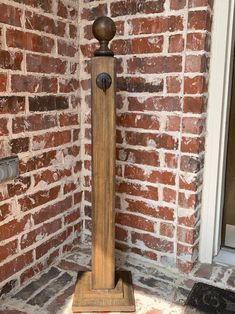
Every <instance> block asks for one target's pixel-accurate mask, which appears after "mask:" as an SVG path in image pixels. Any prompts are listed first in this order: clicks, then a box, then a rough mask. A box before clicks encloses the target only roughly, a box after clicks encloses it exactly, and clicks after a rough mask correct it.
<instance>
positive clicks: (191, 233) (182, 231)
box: [177, 226, 198, 245]
mask: <svg viewBox="0 0 235 314" xmlns="http://www.w3.org/2000/svg"><path fill="white" fill-rule="evenodd" d="M177 239H178V241H180V242H183V243H187V244H192V245H193V244H194V243H195V241H196V240H197V239H198V229H186V228H183V227H179V226H178V227H177Z"/></svg>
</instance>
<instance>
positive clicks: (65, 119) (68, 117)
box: [59, 113, 78, 126]
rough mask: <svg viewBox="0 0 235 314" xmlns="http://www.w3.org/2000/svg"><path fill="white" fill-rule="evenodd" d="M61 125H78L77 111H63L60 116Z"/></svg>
mask: <svg viewBox="0 0 235 314" xmlns="http://www.w3.org/2000/svg"><path fill="white" fill-rule="evenodd" d="M59 121H60V126H68V125H78V114H77V113H62V114H61V115H60V116H59Z"/></svg>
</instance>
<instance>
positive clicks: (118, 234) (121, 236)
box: [115, 226, 128, 241]
mask: <svg viewBox="0 0 235 314" xmlns="http://www.w3.org/2000/svg"><path fill="white" fill-rule="evenodd" d="M127 237H128V232H127V231H126V230H125V229H123V228H120V227H118V226H115V239H116V240H119V241H127Z"/></svg>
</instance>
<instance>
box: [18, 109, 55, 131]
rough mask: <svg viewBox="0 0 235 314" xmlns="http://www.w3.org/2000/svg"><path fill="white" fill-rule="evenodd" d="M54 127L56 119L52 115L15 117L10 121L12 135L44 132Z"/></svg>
mask: <svg viewBox="0 0 235 314" xmlns="http://www.w3.org/2000/svg"><path fill="white" fill-rule="evenodd" d="M55 126H57V117H56V116H54V115H42V114H34V115H30V116H26V117H25V116H24V117H22V116H20V117H15V118H14V119H13V120H12V130H13V133H21V132H27V131H29V132H31V131H39V130H45V129H50V128H53V127H55Z"/></svg>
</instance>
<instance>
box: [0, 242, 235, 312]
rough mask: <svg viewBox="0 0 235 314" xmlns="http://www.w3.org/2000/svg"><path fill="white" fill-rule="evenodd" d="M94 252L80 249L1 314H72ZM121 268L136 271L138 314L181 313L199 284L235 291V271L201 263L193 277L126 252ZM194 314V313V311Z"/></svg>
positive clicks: (3, 305) (3, 304)
mask: <svg viewBox="0 0 235 314" xmlns="http://www.w3.org/2000/svg"><path fill="white" fill-rule="evenodd" d="M90 264H91V258H90V250H89V249H88V248H84V247H78V248H76V249H74V250H73V252H72V253H70V254H68V255H67V256H66V257H65V258H63V259H62V260H61V261H58V263H57V264H56V265H53V266H52V267H50V269H48V270H47V271H45V272H43V273H41V274H40V275H39V276H37V277H35V278H33V279H32V280H31V282H30V283H27V285H26V286H24V287H22V288H21V289H20V290H19V291H14V292H12V293H11V295H8V296H5V298H4V299H2V300H0V314H71V313H72V309H71V306H72V295H73V291H74V284H75V281H76V277H77V272H78V271H81V270H87V269H90ZM116 264H117V266H118V267H119V268H123V269H127V270H130V271H131V272H132V277H133V283H134V287H135V300H136V313H138V314H165V313H171V314H178V313H183V312H184V310H185V307H184V302H185V300H186V298H187V296H188V294H189V292H190V290H191V288H192V286H193V284H194V283H195V282H197V281H202V282H206V283H209V284H212V285H215V286H218V287H221V288H225V289H229V290H234V291H235V268H232V267H224V266H219V265H208V264H198V265H197V267H195V269H194V270H193V272H192V273H190V274H182V273H179V272H177V271H175V270H172V269H166V268H160V267H156V266H155V265H154V264H153V263H148V264H146V261H144V260H141V259H137V258H134V257H133V256H132V257H126V256H125V255H124V254H122V253H120V252H119V253H118V254H117V262H116ZM192 313H193V311H192Z"/></svg>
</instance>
